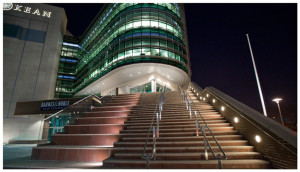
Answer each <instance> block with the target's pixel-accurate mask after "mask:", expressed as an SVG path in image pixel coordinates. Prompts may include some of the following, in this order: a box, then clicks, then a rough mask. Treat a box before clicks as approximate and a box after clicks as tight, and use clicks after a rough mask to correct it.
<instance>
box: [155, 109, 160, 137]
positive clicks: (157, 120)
mask: <svg viewBox="0 0 300 172" xmlns="http://www.w3.org/2000/svg"><path fill="white" fill-rule="evenodd" d="M156 135H157V137H159V119H158V113H156Z"/></svg>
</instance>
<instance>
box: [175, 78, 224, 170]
mask: <svg viewBox="0 0 300 172" xmlns="http://www.w3.org/2000/svg"><path fill="white" fill-rule="evenodd" d="M177 86H178V94H179V95H181V92H182V93H183V98H182V99H183V100H185V101H186V105H187V109H188V107H189V110H190V117H191V109H192V108H191V104H193V106H194V108H195V109H196V111H194V112H195V122H196V133H197V136H198V129H199V128H200V129H201V131H202V134H203V137H204V147H205V149H204V150H205V159H206V160H207V159H208V157H207V156H208V155H207V148H206V146H207V145H208V147H209V149H210V151H211V153H212V155H213V157H214V158H215V159H216V160H218V164H219V168H222V165H221V160H226V159H227V156H226V154H225V153H224V151H223V150H222V148H221V146H220V145H219V143H218V141H217V139H216V138H215V136H214V135H213V133H212V132H211V130H210V129H209V127H208V126H207V123H206V122H205V120H204V118H203V117H202V115H201V113H200V111H199V110H198V108H197V107H196V105H195V103H194V101H193V100H192V99H191V97H190V95H189V94H186V93H185V92H184V91H182V89H181V88H180V86H179V85H178V84H177ZM187 96H188V97H189V100H188V97H187ZM197 112H198V114H199V115H200V117H201V118H202V120H203V122H204V124H205V126H202V127H201V125H200V123H199V121H198V118H197ZM205 127H206V128H207V129H208V131H209V132H210V134H211V136H212V138H213V139H214V141H215V142H216V144H217V146H218V147H219V150H220V151H221V152H222V154H223V157H222V158H221V156H220V154H218V156H216V155H215V153H214V151H213V149H212V148H211V145H210V143H209V141H208V139H207V137H206V134H205Z"/></svg>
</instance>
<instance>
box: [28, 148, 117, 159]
mask: <svg viewBox="0 0 300 172" xmlns="http://www.w3.org/2000/svg"><path fill="white" fill-rule="evenodd" d="M110 149H111V148H110V147H105V146H96V147H95V146H94V147H92V146H70V145H68V146H56V145H51V146H38V147H34V148H33V149H32V155H31V159H32V160H56V161H81V162H102V161H103V160H105V159H107V158H108V157H109V156H110Z"/></svg>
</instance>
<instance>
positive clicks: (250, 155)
mask: <svg viewBox="0 0 300 172" xmlns="http://www.w3.org/2000/svg"><path fill="white" fill-rule="evenodd" d="M225 154H226V157H227V160H230V159H260V158H261V157H262V156H261V154H260V153H258V152H225ZM221 155H222V154H221ZM114 156H115V157H116V158H117V159H130V160H133V159H139V160H140V159H141V157H142V154H141V153H115V154H114ZM155 157H156V160H205V154H204V153H202V152H196V153H194V152H190V153H157V154H156V155H155ZM208 159H209V160H213V159H215V158H214V156H213V155H212V154H211V153H208Z"/></svg>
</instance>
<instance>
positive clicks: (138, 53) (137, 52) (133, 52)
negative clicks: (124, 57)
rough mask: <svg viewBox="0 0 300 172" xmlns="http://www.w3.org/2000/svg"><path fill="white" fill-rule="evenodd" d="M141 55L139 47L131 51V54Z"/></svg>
mask: <svg viewBox="0 0 300 172" xmlns="http://www.w3.org/2000/svg"><path fill="white" fill-rule="evenodd" d="M140 55H141V49H140V48H135V49H133V51H132V56H140Z"/></svg>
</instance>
